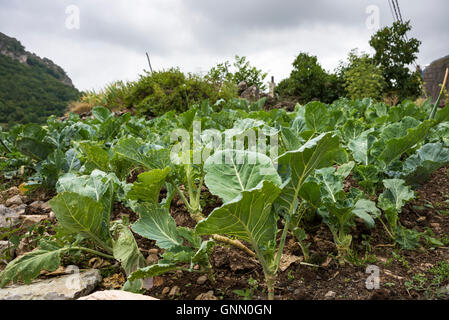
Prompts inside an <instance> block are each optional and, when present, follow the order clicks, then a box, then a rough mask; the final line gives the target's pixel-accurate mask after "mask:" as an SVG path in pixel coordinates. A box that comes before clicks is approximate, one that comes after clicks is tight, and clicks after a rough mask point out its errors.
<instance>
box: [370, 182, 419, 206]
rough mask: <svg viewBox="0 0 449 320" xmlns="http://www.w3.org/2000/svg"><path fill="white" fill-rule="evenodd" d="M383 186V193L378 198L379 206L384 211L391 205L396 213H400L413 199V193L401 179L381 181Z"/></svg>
mask: <svg viewBox="0 0 449 320" xmlns="http://www.w3.org/2000/svg"><path fill="white" fill-rule="evenodd" d="M383 184H384V186H385V191H384V192H383V193H382V194H381V195H380V196H379V206H380V207H381V208H382V209H384V210H385V209H387V208H388V206H389V205H390V204H391V205H392V206H393V208H394V209H395V210H396V211H397V212H400V211H401V209H402V206H403V205H404V204H405V203H406V202H408V201H410V200H411V199H413V198H414V197H415V194H414V192H413V191H412V190H411V188H410V187H408V186H406V185H405V181H404V180H402V179H386V180H383Z"/></svg>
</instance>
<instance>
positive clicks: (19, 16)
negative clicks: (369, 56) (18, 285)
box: [0, 0, 449, 88]
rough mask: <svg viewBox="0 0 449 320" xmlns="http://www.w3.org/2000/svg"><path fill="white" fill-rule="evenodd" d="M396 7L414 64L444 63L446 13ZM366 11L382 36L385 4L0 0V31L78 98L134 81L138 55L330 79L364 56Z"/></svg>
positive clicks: (367, 0) (444, 5)
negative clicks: (316, 66) (63, 76)
mask: <svg viewBox="0 0 449 320" xmlns="http://www.w3.org/2000/svg"><path fill="white" fill-rule="evenodd" d="M399 3H400V5H401V9H402V14H403V17H404V19H406V20H408V19H411V20H412V24H413V27H414V29H413V31H412V33H411V34H410V35H409V36H415V37H417V38H419V39H420V40H422V41H423V44H422V46H421V52H420V54H419V63H420V64H426V63H429V62H431V61H432V60H434V59H437V58H439V57H440V56H443V55H447V54H448V53H449V52H448V51H449V50H448V49H449V48H448V46H447V43H449V38H448V34H449V33H448V31H447V30H448V27H449V22H448V21H449V20H448V19H447V17H446V14H447V12H448V11H449V10H448V9H449V3H448V2H447V1H446V0H428V1H426V2H425V3H424V2H423V1H420V0H408V1H403V0H400V1H399ZM71 4H75V5H78V6H79V8H80V10H81V29H80V30H77V31H73V30H67V29H66V28H65V26H64V20H65V17H66V15H65V8H66V6H67V5H71ZM369 5H377V6H378V7H379V8H380V13H381V25H382V26H385V25H390V24H391V22H392V17H391V13H390V9H389V7H388V2H387V1H386V0H357V1H356V0H339V1H335V0H334V1H332V0H321V1H298V0H283V1H273V0H270V1H269V0H240V1H238V0H228V1H223V0H222V1H217V0H151V1H141V0H115V1H108V0H58V1H55V0H33V1H30V0H15V1H6V0H0V31H2V32H5V33H7V34H9V35H12V36H14V37H17V38H18V39H19V40H21V41H22V42H23V43H24V45H25V46H27V48H28V49H33V51H35V52H36V53H37V54H39V55H43V53H45V54H46V55H47V56H48V57H49V58H51V59H53V60H55V62H57V63H59V64H61V65H62V66H63V67H64V68H65V69H66V70H68V72H69V74H70V72H72V73H73V78H74V81H75V84H77V85H78V86H80V87H81V88H87V87H92V86H96V87H98V86H101V84H102V83H103V84H104V83H106V82H108V81H112V80H116V79H118V78H119V77H121V76H123V75H125V74H126V75H131V74H136V73H138V70H141V69H142V68H144V67H145V60H144V59H143V58H144V53H145V51H150V53H151V55H152V58H153V59H154V61H155V64H157V65H158V66H160V67H161V68H162V67H168V66H180V67H181V68H182V69H183V70H186V71H196V70H199V69H201V70H205V69H207V68H208V67H209V66H210V65H211V64H213V63H214V62H220V61H223V60H225V59H230V58H232V56H233V55H234V54H240V55H247V56H249V57H250V58H252V59H254V60H255V61H256V62H257V63H258V64H257V66H258V67H259V68H263V69H265V70H269V71H270V72H273V73H275V74H276V75H277V76H278V77H284V76H287V75H288V73H289V68H290V65H291V62H292V60H293V58H294V56H295V55H296V54H298V53H299V51H309V52H310V53H312V54H315V55H318V57H319V59H320V61H322V62H323V64H324V65H325V66H326V68H327V69H332V68H333V67H335V66H336V63H337V60H341V59H345V58H346V55H347V53H348V51H349V50H350V49H352V48H353V47H359V48H361V49H362V50H366V49H369V46H368V41H369V37H370V34H371V33H372V32H370V31H369V30H367V28H366V26H365V21H366V18H367V13H366V12H365V10H366V8H367V6H369ZM69 50H70V52H69ZM41 52H42V53H41ZM74 57H75V59H74ZM136 57H142V58H138V59H136ZM337 57H339V59H337ZM111 63H112V64H113V66H111ZM136 70H137V71H136ZM70 75H71V74H70ZM135 76H136V77H137V74H136V75H135ZM78 79H79V80H78ZM78 81H79V82H78Z"/></svg>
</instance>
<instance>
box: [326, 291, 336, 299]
mask: <svg viewBox="0 0 449 320" xmlns="http://www.w3.org/2000/svg"><path fill="white" fill-rule="evenodd" d="M336 296H337V293H335V292H334V291H329V292H328V293H326V294H325V296H324V297H325V298H328V299H333V298H335V297H336Z"/></svg>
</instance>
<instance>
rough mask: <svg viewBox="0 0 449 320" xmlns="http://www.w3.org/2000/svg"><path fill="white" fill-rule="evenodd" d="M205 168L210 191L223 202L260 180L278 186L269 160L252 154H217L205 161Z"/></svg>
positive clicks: (278, 180)
mask: <svg viewBox="0 0 449 320" xmlns="http://www.w3.org/2000/svg"><path fill="white" fill-rule="evenodd" d="M204 169H205V171H206V172H207V174H206V177H205V182H206V185H207V187H208V188H209V190H210V192H211V193H212V194H214V195H217V196H219V197H220V198H222V199H223V201H224V202H229V201H231V200H232V199H234V198H235V197H237V196H238V195H240V193H241V192H243V191H246V190H250V189H253V188H254V187H256V186H257V185H258V184H259V183H260V182H261V181H262V180H267V181H271V182H273V183H274V184H277V185H280V184H281V178H280V177H279V175H278V173H277V171H276V169H275V168H274V166H273V163H272V161H271V159H270V158H269V157H267V156H266V155H264V154H261V153H256V152H251V151H242V150H224V151H218V152H216V153H215V154H214V155H213V156H211V157H209V158H208V159H207V161H206V163H205V165H204Z"/></svg>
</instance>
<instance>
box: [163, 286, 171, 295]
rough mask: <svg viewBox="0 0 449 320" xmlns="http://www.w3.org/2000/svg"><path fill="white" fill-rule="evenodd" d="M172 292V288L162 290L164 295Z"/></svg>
mask: <svg viewBox="0 0 449 320" xmlns="http://www.w3.org/2000/svg"><path fill="white" fill-rule="evenodd" d="M169 292H170V287H165V288H164V289H162V294H163V295H166V294H168V293H169Z"/></svg>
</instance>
